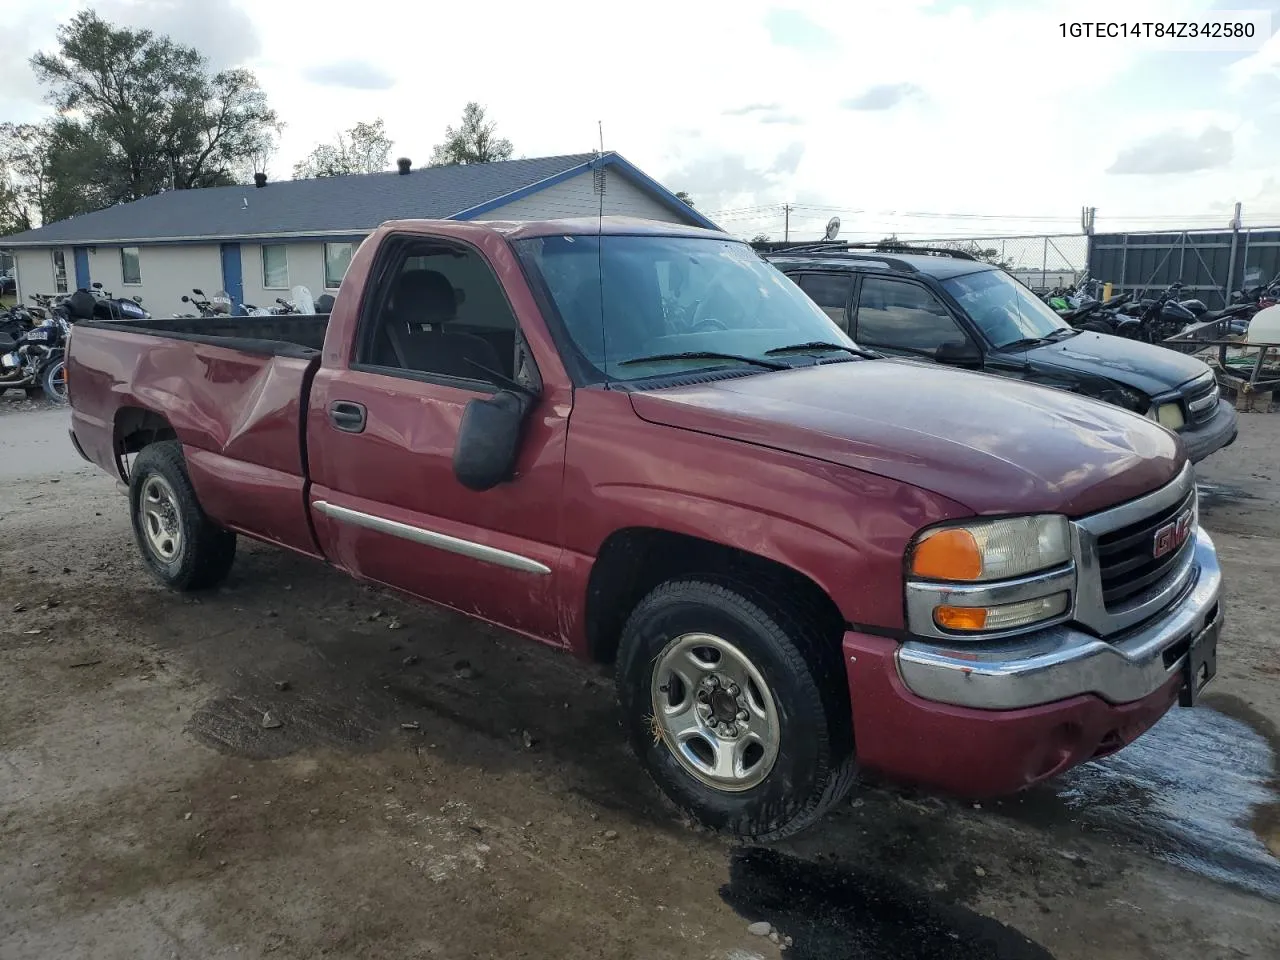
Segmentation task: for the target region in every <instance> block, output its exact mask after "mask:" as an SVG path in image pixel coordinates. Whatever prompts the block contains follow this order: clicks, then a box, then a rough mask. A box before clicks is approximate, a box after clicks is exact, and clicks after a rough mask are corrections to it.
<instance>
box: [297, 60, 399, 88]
mask: <svg viewBox="0 0 1280 960" xmlns="http://www.w3.org/2000/svg"><path fill="white" fill-rule="evenodd" d="M302 75H303V76H304V77H306V78H307V79H308V80H310V81H311V82H312V83H319V84H322V85H324V86H326V87H349V88H350V89H352V90H388V89H390V88H391V87H394V86H395V84H396V80H395V77H393V76H391V74H389V73H387V72H386V71H385V70H382V69H380V68H379V67H375V66H374V65H373V64H372V63H369V62H368V61H366V60H336V61H334V62H333V63H321V64H316V65H315V66H313V67H307V69H306V70H304V71H302Z"/></svg>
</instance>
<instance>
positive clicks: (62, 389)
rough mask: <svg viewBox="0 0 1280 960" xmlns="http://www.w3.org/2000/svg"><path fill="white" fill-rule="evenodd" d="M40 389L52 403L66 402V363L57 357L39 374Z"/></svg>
mask: <svg viewBox="0 0 1280 960" xmlns="http://www.w3.org/2000/svg"><path fill="white" fill-rule="evenodd" d="M40 388H41V389H42V390H43V391H44V395H45V396H46V397H48V398H49V399H50V400H52V401H53V402H54V403H66V402H67V361H66V360H65V359H64V358H61V357H59V358H58V359H57V360H55V361H53V363H51V364H49V365H48V366H47V367H45V368H44V371H43V372H42V373H41V374H40Z"/></svg>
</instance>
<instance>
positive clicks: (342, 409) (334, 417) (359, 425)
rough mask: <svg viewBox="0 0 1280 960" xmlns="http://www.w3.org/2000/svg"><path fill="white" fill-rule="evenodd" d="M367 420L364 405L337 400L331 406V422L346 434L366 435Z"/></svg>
mask: <svg viewBox="0 0 1280 960" xmlns="http://www.w3.org/2000/svg"><path fill="white" fill-rule="evenodd" d="M366 418H367V414H366V412H365V409H364V404H362V403H352V402H351V401H350V400H335V401H333V403H331V404H329V422H330V423H332V424H333V425H334V426H335V427H337V428H338V429H339V430H341V431H343V432H344V433H364V425H365V420H366Z"/></svg>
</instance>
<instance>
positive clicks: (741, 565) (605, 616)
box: [584, 526, 845, 663]
mask: <svg viewBox="0 0 1280 960" xmlns="http://www.w3.org/2000/svg"><path fill="white" fill-rule="evenodd" d="M699 576H704V577H707V578H708V579H711V580H714V581H717V582H721V583H726V584H731V585H733V586H735V587H736V588H738V589H740V590H744V591H746V592H747V593H749V594H753V595H755V596H757V597H760V598H763V599H766V600H767V601H768V602H769V603H771V604H773V605H778V604H780V603H781V604H783V605H785V606H786V607H787V608H788V609H789V610H790V611H791V612H792V613H793V614H795V615H798V616H803V617H805V618H807V619H810V620H811V621H812V622H814V623H815V625H817V626H818V627H819V628H820V629H822V630H823V631H824V632H829V633H830V635H831V636H833V637H836V638H838V637H839V636H840V633H841V632H842V631H843V628H844V624H845V618H844V616H843V615H842V614H841V612H840V608H839V606H838V605H837V604H836V602H835V600H834V599H832V597H831V595H830V594H829V593H828V592H827V591H826V590H825V589H823V587H822V586H820V585H819V584H818V582H817V581H816V580H815V579H813V578H812V577H810V576H808V575H807V574H805V573H803V572H801V571H800V570H797V569H796V568H795V567H793V566H790V565H788V564H786V563H783V562H781V561H779V560H775V559H772V558H770V557H767V556H764V555H762V554H759V553H753V552H751V551H749V550H744V549H742V548H740V547H735V546H730V545H728V544H725V543H721V542H718V541H715V540H711V539H708V538H705V537H700V536H696V535H692V534H687V533H677V532H675V531H671V530H666V529H662V528H659V527H644V526H635V527H625V528H622V529H619V530H615V531H614V532H613V533H611V534H610V535H609V536H608V537H607V538H606V539H605V541H604V542H603V543H602V544H601V546H600V549H599V550H598V551H597V553H596V558H595V562H594V563H593V564H592V566H591V572H590V575H589V576H588V579H587V588H586V599H585V605H584V628H585V633H586V642H587V653H588V656H589V657H590V659H592V660H594V661H596V662H598V663H611V662H612V661H613V660H614V657H615V656H616V654H617V650H618V643H619V641H620V639H621V634H622V628H623V626H624V625H625V623H626V621H627V617H628V616H629V615H630V613H631V611H632V610H634V609H635V607H636V605H637V604H638V603H639V602H640V601H641V600H642V599H643V598H644V597H645V596H646V595H647V594H648V593H649V592H650V591H652V590H653V589H654V588H655V587H657V586H658V585H659V584H662V583H665V582H667V581H669V580H673V579H681V578H683V579H688V578H696V577H699Z"/></svg>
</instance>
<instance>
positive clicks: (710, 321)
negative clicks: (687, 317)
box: [689, 317, 729, 333]
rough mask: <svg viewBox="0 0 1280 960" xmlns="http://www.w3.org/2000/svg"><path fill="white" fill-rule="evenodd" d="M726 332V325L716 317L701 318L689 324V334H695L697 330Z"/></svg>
mask: <svg viewBox="0 0 1280 960" xmlns="http://www.w3.org/2000/svg"><path fill="white" fill-rule="evenodd" d="M702 329H707V330H728V329H729V327H728V325H727V324H726V323H725V322H724V321H723V320H720V319H718V318H716V317H703V318H702V319H701V320H695V321H693V323H691V324H689V332H690V333H697V332H698V331H699V330H702Z"/></svg>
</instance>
